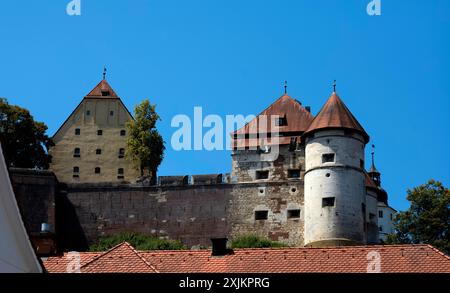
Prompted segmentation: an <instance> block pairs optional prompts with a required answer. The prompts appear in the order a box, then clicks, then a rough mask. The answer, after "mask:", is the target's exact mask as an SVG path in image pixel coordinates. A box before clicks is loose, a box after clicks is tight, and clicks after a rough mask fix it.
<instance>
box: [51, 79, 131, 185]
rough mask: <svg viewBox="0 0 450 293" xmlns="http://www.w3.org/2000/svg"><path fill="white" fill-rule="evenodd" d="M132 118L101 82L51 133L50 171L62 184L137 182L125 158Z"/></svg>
mask: <svg viewBox="0 0 450 293" xmlns="http://www.w3.org/2000/svg"><path fill="white" fill-rule="evenodd" d="M131 119H133V118H132V116H131V113H130V112H129V111H128V109H127V108H126V106H125V105H124V103H123V102H122V100H121V99H120V98H119V96H118V95H117V94H116V92H115V91H114V90H113V88H112V87H111V86H110V85H109V83H108V82H107V81H106V79H103V80H102V81H100V82H99V83H98V84H97V86H95V87H94V88H93V89H92V90H91V91H90V92H89V93H88V94H87V95H86V96H85V97H84V98H83V100H82V101H81V102H80V104H79V105H78V106H77V107H76V108H75V110H74V111H73V112H72V113H71V114H70V115H69V117H68V118H67V119H66V121H65V122H64V123H63V124H62V125H61V127H60V128H59V129H58V130H57V131H56V133H55V134H54V136H53V141H54V143H55V146H53V147H52V148H51V149H50V154H51V155H52V163H51V165H50V169H51V170H52V171H53V172H54V173H55V175H56V176H57V178H58V180H59V181H60V182H64V183H86V182H122V181H128V182H134V181H136V178H138V176H139V172H138V171H137V170H135V169H134V168H133V167H132V166H131V163H130V162H128V161H127V160H125V158H124V157H125V149H126V139H127V133H126V127H125V124H126V123H127V122H128V121H130V120H131Z"/></svg>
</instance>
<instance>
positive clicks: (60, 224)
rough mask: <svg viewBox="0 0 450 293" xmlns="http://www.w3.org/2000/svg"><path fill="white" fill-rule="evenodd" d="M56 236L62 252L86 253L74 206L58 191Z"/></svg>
mask: <svg viewBox="0 0 450 293" xmlns="http://www.w3.org/2000/svg"><path fill="white" fill-rule="evenodd" d="M56 206H57V207H58V208H57V209H56V223H57V225H56V231H57V232H56V235H57V242H58V245H59V249H60V250H62V251H87V250H88V248H89V245H88V241H87V239H86V235H85V234H84V231H83V228H82V227H81V224H80V221H79V220H78V216H77V213H76V211H75V207H74V205H73V204H72V203H71V202H70V200H69V199H68V198H67V192H65V191H60V192H59V194H58V195H57V196H56Z"/></svg>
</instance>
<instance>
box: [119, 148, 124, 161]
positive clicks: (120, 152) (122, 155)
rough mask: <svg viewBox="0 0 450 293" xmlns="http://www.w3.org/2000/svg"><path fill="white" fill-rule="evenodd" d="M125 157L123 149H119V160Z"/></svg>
mask: <svg viewBox="0 0 450 293" xmlns="http://www.w3.org/2000/svg"><path fill="white" fill-rule="evenodd" d="M123 157H125V149H119V159H122V158H123Z"/></svg>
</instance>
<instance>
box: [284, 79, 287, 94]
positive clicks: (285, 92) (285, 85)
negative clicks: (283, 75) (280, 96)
mask: <svg viewBox="0 0 450 293" xmlns="http://www.w3.org/2000/svg"><path fill="white" fill-rule="evenodd" d="M284 94H285V95H286V94H287V80H285V81H284Z"/></svg>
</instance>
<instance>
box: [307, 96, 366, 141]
mask: <svg viewBox="0 0 450 293" xmlns="http://www.w3.org/2000/svg"><path fill="white" fill-rule="evenodd" d="M327 128H332V129H336V128H343V129H350V130H354V131H356V132H359V133H360V134H361V135H362V136H363V137H364V139H365V140H366V142H368V141H369V135H368V134H367V133H366V131H365V130H364V128H363V127H362V126H361V124H359V122H358V120H356V118H355V116H353V114H352V113H351V112H350V110H349V109H348V108H347V106H345V104H344V102H342V100H341V99H340V98H339V96H338V95H337V94H336V93H335V92H333V94H332V95H331V97H330V98H329V99H328V101H327V102H326V103H325V105H324V106H323V107H322V109H321V110H320V112H319V114H317V116H316V117H315V118H314V120H313V121H312V123H311V125H309V127H308V129H307V130H306V131H305V135H307V134H308V133H312V132H315V131H317V130H321V129H327Z"/></svg>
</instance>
